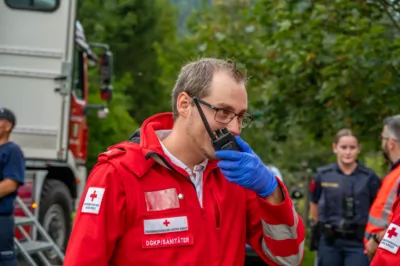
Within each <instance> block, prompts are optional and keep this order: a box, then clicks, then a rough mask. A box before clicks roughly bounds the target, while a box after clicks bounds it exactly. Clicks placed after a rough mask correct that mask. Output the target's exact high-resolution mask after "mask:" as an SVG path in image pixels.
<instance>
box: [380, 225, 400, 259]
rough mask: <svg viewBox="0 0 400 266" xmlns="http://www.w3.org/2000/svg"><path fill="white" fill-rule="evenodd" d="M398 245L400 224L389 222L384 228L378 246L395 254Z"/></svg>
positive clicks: (399, 243) (399, 244) (399, 241)
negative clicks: (386, 227)
mask: <svg viewBox="0 0 400 266" xmlns="http://www.w3.org/2000/svg"><path fill="white" fill-rule="evenodd" d="M399 246H400V226H398V225H397V224H394V223H391V224H390V225H389V227H388V229H387V230H386V233H385V236H384V237H383V239H382V241H381V243H380V244H379V248H381V249H386V250H387V251H389V252H391V253H393V254H397V252H398V251H399Z"/></svg>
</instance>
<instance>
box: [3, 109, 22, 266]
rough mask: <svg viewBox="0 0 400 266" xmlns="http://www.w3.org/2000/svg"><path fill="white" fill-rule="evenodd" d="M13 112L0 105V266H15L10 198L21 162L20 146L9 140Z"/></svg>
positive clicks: (12, 199) (13, 121) (11, 197)
mask: <svg viewBox="0 0 400 266" xmlns="http://www.w3.org/2000/svg"><path fill="white" fill-rule="evenodd" d="M14 126H15V116H14V114H13V113H12V112H11V111H10V110H8V109H6V108H1V107H0V266H16V265H17V260H16V256H15V251H14V219H13V212H14V199H15V197H16V195H17V189H18V187H19V186H20V185H21V184H23V183H24V174H25V173H24V172H25V161H24V156H23V154H22V151H21V149H20V147H19V146H18V145H17V144H15V143H14V142H12V141H10V140H9V137H10V134H11V131H12V129H13V128H14Z"/></svg>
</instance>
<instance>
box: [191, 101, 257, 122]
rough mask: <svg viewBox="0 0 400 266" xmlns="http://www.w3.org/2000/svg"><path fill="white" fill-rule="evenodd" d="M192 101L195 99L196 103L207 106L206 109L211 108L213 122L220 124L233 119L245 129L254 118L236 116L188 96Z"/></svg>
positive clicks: (244, 115)
mask: <svg viewBox="0 0 400 266" xmlns="http://www.w3.org/2000/svg"><path fill="white" fill-rule="evenodd" d="M190 97H191V98H192V99H197V101H198V102H199V103H201V104H203V105H205V106H207V107H208V108H211V109H213V110H214V111H215V115H214V119H215V121H217V122H219V123H221V124H225V125H227V124H229V123H230V122H231V121H232V120H233V119H234V118H235V117H237V118H238V120H239V122H240V123H241V125H242V128H245V127H247V126H248V125H250V123H251V122H252V121H253V120H254V117H253V116H251V115H250V114H247V113H245V114H243V115H239V114H236V113H235V112H233V111H231V110H228V109H225V108H218V107H215V106H214V105H212V104H209V103H208V102H206V101H203V100H201V99H199V98H197V97H195V96H190Z"/></svg>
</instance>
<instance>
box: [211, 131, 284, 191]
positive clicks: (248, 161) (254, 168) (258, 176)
mask: <svg viewBox="0 0 400 266" xmlns="http://www.w3.org/2000/svg"><path fill="white" fill-rule="evenodd" d="M235 138H236V142H237V144H238V146H239V148H240V149H241V150H242V152H239V151H233V150H221V151H216V152H215V156H216V157H217V158H219V159H220V161H219V162H218V166H219V168H220V169H221V171H222V173H223V174H224V176H225V178H226V179H228V180H229V181H230V182H233V183H236V184H238V185H239V186H241V187H244V188H247V189H250V190H253V191H255V192H256V193H257V194H258V195H259V196H261V197H263V198H264V197H266V196H268V195H271V194H272V192H274V191H275V189H276V187H277V185H278V181H277V180H276V177H275V175H274V174H273V173H272V172H271V171H270V170H269V169H268V168H267V167H266V166H265V165H264V163H263V162H262V161H261V160H260V158H259V157H258V156H257V154H255V153H254V152H253V150H252V149H251V148H250V146H249V145H248V144H247V143H246V142H245V141H244V140H242V139H241V138H240V137H238V136H236V137H235Z"/></svg>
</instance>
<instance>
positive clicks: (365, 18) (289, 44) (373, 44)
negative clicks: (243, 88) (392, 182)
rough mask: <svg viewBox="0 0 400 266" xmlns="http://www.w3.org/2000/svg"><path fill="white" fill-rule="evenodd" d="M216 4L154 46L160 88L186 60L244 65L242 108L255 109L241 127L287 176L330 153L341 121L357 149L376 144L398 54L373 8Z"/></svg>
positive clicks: (395, 79) (394, 89)
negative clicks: (177, 35)
mask: <svg viewBox="0 0 400 266" xmlns="http://www.w3.org/2000/svg"><path fill="white" fill-rule="evenodd" d="M216 2H217V4H215V5H214V7H213V8H212V9H209V10H207V12H197V13H195V14H194V15H193V17H192V18H191V20H190V21H189V29H190V32H191V34H189V35H187V36H185V37H184V38H182V39H179V40H175V43H174V44H173V45H171V46H169V47H163V48H162V49H159V54H160V56H159V62H160V64H161V65H162V66H163V70H164V72H163V78H162V79H163V80H164V84H165V86H166V87H171V86H172V84H173V81H174V80H173V78H172V77H175V76H176V73H177V72H178V70H179V67H180V66H181V64H182V62H185V61H186V60H188V59H194V58H197V57H199V56H202V57H204V56H207V57H228V58H233V59H235V60H236V61H237V62H239V63H240V64H242V65H244V66H245V67H246V68H247V71H248V74H249V76H250V77H251V78H250V80H249V82H248V93H249V99H250V106H249V108H250V111H251V112H253V113H255V114H259V115H258V119H257V121H255V123H254V124H253V125H252V127H251V128H249V129H246V130H245V131H244V132H243V135H244V137H245V138H246V139H247V140H248V142H249V143H250V144H251V145H252V146H253V147H254V148H255V150H256V152H257V153H258V154H260V156H261V157H262V158H263V159H264V160H265V162H266V163H273V164H276V165H277V166H278V167H280V168H281V170H282V172H284V175H285V176H288V178H289V179H290V180H291V181H292V182H293V183H298V181H299V178H304V174H302V175H301V174H300V173H304V172H309V173H310V172H312V171H314V170H315V168H316V167H318V166H321V165H323V164H326V163H329V162H331V161H332V160H334V156H333V154H332V152H331V148H330V147H331V143H332V140H333V136H334V134H335V133H336V131H338V130H339V129H341V128H343V127H350V128H352V129H353V130H354V131H355V132H356V134H358V135H359V137H360V140H361V143H362V146H363V149H362V151H363V153H362V154H361V157H365V156H366V155H367V154H369V152H370V151H376V150H377V149H379V148H380V146H379V141H378V136H379V133H380V130H381V127H382V119H383V118H384V117H385V116H388V115H392V114H395V113H396V112H397V111H398V107H397V106H398V105H397V103H396V98H397V97H395V96H396V94H397V93H398V91H399V86H398V83H399V76H398V73H397V68H398V67H399V66H398V54H399V52H400V49H399V39H398V38H397V35H396V34H395V32H394V27H393V24H392V22H390V23H388V22H389V21H390V20H389V18H388V17H387V16H386V12H385V10H383V9H382V7H381V6H378V5H375V4H366V3H363V2H362V1H351V0H340V1H331V2H326V1H323V2H322V1H284V0H279V1H278V0H277V1H268V0H259V1H255V3H252V2H251V1H244V0H233V1H221V2H220V1H216ZM173 63H175V64H173ZM363 161H364V160H363ZM374 166H376V167H377V168H379V167H380V165H377V164H374ZM301 176H302V177H301Z"/></svg>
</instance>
